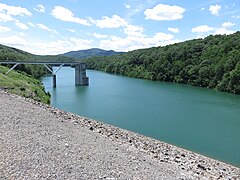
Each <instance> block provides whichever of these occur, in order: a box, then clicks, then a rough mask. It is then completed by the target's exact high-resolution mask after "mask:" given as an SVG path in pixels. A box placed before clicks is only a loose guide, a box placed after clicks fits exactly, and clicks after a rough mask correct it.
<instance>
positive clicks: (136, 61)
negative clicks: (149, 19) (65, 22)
mask: <svg viewBox="0 0 240 180" xmlns="http://www.w3.org/2000/svg"><path fill="white" fill-rule="evenodd" d="M84 62H86V63H87V66H88V68H89V69H95V70H101V71H105V72H107V73H113V74H120V75H124V76H129V77H135V78H141V79H148V80H153V81H168V82H176V83H182V84H189V85H192V86H200V87H206V88H211V89H216V90H219V91H224V92H229V93H235V94H240V32H236V33H234V34H231V35H215V36H213V35H210V36H208V37H206V38H204V39H194V40H189V41H185V42H181V43H177V44H173V45H167V46H164V47H153V48H148V49H140V50H135V51H130V52H128V53H125V54H120V55H114V56H110V57H92V58H89V59H85V60H84Z"/></svg>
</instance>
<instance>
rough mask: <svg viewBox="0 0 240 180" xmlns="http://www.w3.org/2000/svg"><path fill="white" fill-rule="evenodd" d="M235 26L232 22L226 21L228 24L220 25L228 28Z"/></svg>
mask: <svg viewBox="0 0 240 180" xmlns="http://www.w3.org/2000/svg"><path fill="white" fill-rule="evenodd" d="M235 25H236V24H235V23H232V22H230V21H228V22H224V23H223V24H222V27H225V28H229V27H232V26H235Z"/></svg>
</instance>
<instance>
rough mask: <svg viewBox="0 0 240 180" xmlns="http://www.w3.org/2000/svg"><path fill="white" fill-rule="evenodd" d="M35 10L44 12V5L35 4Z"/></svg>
mask: <svg viewBox="0 0 240 180" xmlns="http://www.w3.org/2000/svg"><path fill="white" fill-rule="evenodd" d="M33 9H34V10H35V11H37V12H40V13H45V7H44V6H43V5H42V4H39V5H37V8H33Z"/></svg>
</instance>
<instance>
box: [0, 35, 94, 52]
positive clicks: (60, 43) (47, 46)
mask: <svg viewBox="0 0 240 180" xmlns="http://www.w3.org/2000/svg"><path fill="white" fill-rule="evenodd" d="M91 43H92V41H91V40H87V39H79V38H62V39H60V40H53V41H44V40H42V41H41V40H39V39H38V40H36V39H32V38H31V39H28V37H24V38H23V37H21V36H7V37H0V44H4V45H7V46H12V47H15V48H19V49H21V50H24V51H27V52H30V53H33V54H39V55H56V54H61V53H64V52H68V51H75V50H81V49H89V48H91Z"/></svg>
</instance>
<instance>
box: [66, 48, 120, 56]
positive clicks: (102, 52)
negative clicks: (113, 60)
mask: <svg viewBox="0 0 240 180" xmlns="http://www.w3.org/2000/svg"><path fill="white" fill-rule="evenodd" d="M123 53H124V52H116V51H113V50H109V51H107V50H103V49H98V48H92V49H86V50H79V51H70V52H67V53H64V54H61V55H63V56H67V57H71V58H75V59H85V58H90V57H94V56H112V55H116V54H123Z"/></svg>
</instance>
